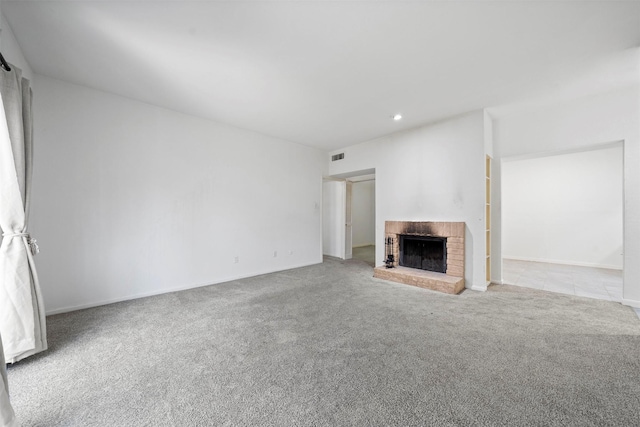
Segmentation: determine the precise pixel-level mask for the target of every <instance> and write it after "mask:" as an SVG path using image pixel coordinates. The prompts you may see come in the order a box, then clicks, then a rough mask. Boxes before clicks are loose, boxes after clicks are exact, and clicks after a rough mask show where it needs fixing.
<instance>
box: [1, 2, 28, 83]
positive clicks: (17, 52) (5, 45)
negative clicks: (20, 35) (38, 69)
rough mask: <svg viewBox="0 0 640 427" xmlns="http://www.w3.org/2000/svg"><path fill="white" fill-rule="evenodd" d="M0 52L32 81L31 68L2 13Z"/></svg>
mask: <svg viewBox="0 0 640 427" xmlns="http://www.w3.org/2000/svg"><path fill="white" fill-rule="evenodd" d="M0 52H2V56H4V59H5V60H6V61H7V62H9V63H10V64H13V65H15V66H17V67H18V68H20V69H21V70H22V75H23V76H24V77H26V78H27V79H29V80H31V81H32V82H33V70H32V69H31V66H30V65H29V63H28V62H27V60H26V59H25V57H24V55H23V54H22V49H21V48H20V45H18V42H17V40H16V37H15V36H14V35H13V31H12V30H11V27H10V26H9V23H8V22H7V21H6V20H5V18H4V15H2V14H0Z"/></svg>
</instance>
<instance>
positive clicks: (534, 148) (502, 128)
mask: <svg viewBox="0 0 640 427" xmlns="http://www.w3.org/2000/svg"><path fill="white" fill-rule="evenodd" d="M638 62H639V63H640V60H639V61H638ZM615 141H623V142H624V287H623V302H624V303H625V304H628V305H633V306H636V307H640V86H627V87H624V88H621V89H619V90H616V91H612V92H607V93H602V94H597V95H592V96H587V97H583V98H580V99H576V100H572V101H567V102H564V103H559V104H555V105H552V106H548V107H546V108H540V109H537V110H533V111H525V112H520V113H514V114H511V115H508V116H505V117H501V118H498V119H496V120H494V155H495V158H498V159H500V158H509V157H515V156H523V155H536V154H543V153H552V152H558V151H563V150H577V149H584V148H589V147H593V146H597V145H599V144H603V143H610V142H615ZM493 172H494V174H493V176H494V179H496V178H497V179H498V180H500V179H501V178H500V175H501V171H500V167H499V162H494V171H493ZM495 190H496V188H495V187H494V193H493V194H494V197H495V198H494V203H492V214H493V218H494V222H493V224H494V230H493V233H492V245H493V252H494V255H495V259H498V260H499V259H500V258H501V252H502V248H501V239H502V236H501V230H500V229H499V227H498V225H499V224H500V221H501V218H500V209H501V203H500V200H499V197H500V196H499V195H500V189H499V188H498V189H497V190H498V191H495ZM496 199H497V200H496ZM493 271H494V274H496V275H498V274H500V269H499V268H494V269H493ZM494 280H496V281H498V280H501V276H500V277H497V276H494Z"/></svg>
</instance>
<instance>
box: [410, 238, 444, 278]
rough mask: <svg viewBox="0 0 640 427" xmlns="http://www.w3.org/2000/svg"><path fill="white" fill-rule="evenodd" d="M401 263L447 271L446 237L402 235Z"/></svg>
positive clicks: (438, 271) (425, 268)
mask: <svg viewBox="0 0 640 427" xmlns="http://www.w3.org/2000/svg"><path fill="white" fill-rule="evenodd" d="M398 237H399V240H400V241H399V243H400V248H399V249H400V259H399V261H400V265H401V266H404V267H411V268H419V269H421V270H427V271H435V272H436V273H446V272H447V239H446V237H433V236H409V235H400V236H398Z"/></svg>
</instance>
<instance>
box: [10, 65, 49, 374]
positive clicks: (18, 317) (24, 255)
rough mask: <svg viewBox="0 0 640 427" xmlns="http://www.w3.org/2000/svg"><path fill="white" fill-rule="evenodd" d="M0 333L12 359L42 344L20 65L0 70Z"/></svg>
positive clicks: (27, 102) (28, 127) (28, 129)
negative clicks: (0, 230) (30, 232)
mask: <svg viewBox="0 0 640 427" xmlns="http://www.w3.org/2000/svg"><path fill="white" fill-rule="evenodd" d="M0 96H1V101H2V107H3V108H0V228H2V235H3V237H2V244H1V245H0V336H1V337H2V343H3V346H4V357H5V360H6V361H7V362H8V363H14V362H17V361H18V360H21V359H24V358H25V357H27V356H31V355H33V354H35V353H38V352H40V351H43V350H46V348H47V337H46V326H45V315H44V306H43V304H42V296H41V294H40V285H39V283H38V275H37V273H36V268H35V264H34V262H33V255H34V254H35V253H36V252H37V246H36V245H35V241H34V240H33V239H31V237H30V236H29V233H28V232H27V220H28V214H29V198H30V193H31V171H32V159H33V151H32V150H33V142H32V121H31V88H30V87H29V81H28V80H27V79H24V78H22V72H21V71H20V69H18V68H16V67H14V66H11V71H6V70H4V69H0Z"/></svg>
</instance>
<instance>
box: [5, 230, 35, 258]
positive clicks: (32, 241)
mask: <svg viewBox="0 0 640 427" xmlns="http://www.w3.org/2000/svg"><path fill="white" fill-rule="evenodd" d="M2 237H9V238H11V237H26V238H27V244H28V245H29V249H30V250H31V254H32V255H36V254H38V253H40V248H39V247H38V243H37V240H36V239H32V238H31V235H30V234H29V233H2Z"/></svg>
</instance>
